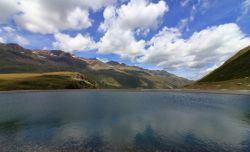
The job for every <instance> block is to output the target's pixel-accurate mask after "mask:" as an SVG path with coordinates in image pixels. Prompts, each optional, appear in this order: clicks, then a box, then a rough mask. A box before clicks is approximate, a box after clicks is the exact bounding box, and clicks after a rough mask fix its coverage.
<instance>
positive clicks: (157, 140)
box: [0, 91, 250, 152]
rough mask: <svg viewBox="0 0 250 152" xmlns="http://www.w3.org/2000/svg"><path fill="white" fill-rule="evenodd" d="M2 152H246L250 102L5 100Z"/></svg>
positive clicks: (231, 98) (85, 97) (193, 97)
mask: <svg viewBox="0 0 250 152" xmlns="http://www.w3.org/2000/svg"><path fill="white" fill-rule="evenodd" d="M0 151H1V152H33V151H36V152H68V151H73V152H78V151H79V152H84V151H95V152H102V151H104V152H105V151H108V152H110V151H111V152H117V151H128V152H130V151H136V152H137V151H138V152H142V151H148V152H149V151H150V152H151V151H157V152H214V151H217V152H238V151H239V152H241V151H243V152H247V151H250V96H246V95H226V94H206V93H181V92H176V93H175V92H117V91H116V92H112V91H67V92H65V91H64V92H30V93H28V92H27V93H2V94H0Z"/></svg>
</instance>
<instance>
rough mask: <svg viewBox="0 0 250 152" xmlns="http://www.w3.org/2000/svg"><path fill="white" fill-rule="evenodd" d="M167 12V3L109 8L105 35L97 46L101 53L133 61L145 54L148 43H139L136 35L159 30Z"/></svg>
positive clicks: (136, 0)
mask: <svg viewBox="0 0 250 152" xmlns="http://www.w3.org/2000/svg"><path fill="white" fill-rule="evenodd" d="M166 11H168V6H167V4H166V3H165V2H164V1H159V2H158V3H152V2H149V1H147V0H131V1H130V2H129V3H127V4H123V5H122V6H120V7H119V8H116V7H114V6H110V7H107V8H106V9H105V10H104V13H103V16H104V19H105V20H104V22H103V23H102V24H101V25H100V27H99V30H100V31H102V32H104V36H103V37H102V38H101V39H100V42H98V44H97V48H98V50H99V53H114V54H118V55H120V56H121V57H123V58H132V59H133V58H134V57H136V56H138V55H140V54H142V53H143V52H144V47H145V41H144V40H137V39H136V38H135V34H136V33H137V34H138V31H141V32H143V33H145V32H144V31H148V30H150V29H151V28H156V27H157V25H158V24H159V22H160V19H161V17H163V15H164V13H165V12H166ZM149 14H150V15H149Z"/></svg>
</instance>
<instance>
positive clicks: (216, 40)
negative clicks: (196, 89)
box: [138, 23, 250, 75]
mask: <svg viewBox="0 0 250 152" xmlns="http://www.w3.org/2000/svg"><path fill="white" fill-rule="evenodd" d="M149 44H150V47H149V49H148V50H147V52H146V53H145V55H144V56H143V57H141V58H140V59H139V60H138V61H139V62H142V63H149V64H153V65H156V66H158V67H162V68H164V69H167V70H170V71H175V70H177V69H180V68H181V69H187V70H189V71H193V73H197V71H201V69H204V70H205V71H203V73H201V75H204V73H205V72H206V71H207V70H208V68H210V70H211V67H208V65H212V66H214V68H215V67H216V66H215V65H220V64H221V63H223V62H224V61H225V60H226V59H228V58H229V57H230V56H232V55H233V54H234V53H236V52H237V51H239V50H240V49H241V48H243V47H246V46H247V45H249V44H250V37H246V36H245V34H244V33H242V31H241V30H240V28H239V27H238V25H237V24H234V23H229V24H224V25H219V26H213V27H208V28H206V29H204V30H202V31H200V32H195V33H194V34H193V35H192V36H191V37H190V38H189V39H183V38H182V35H181V32H180V31H179V30H178V29H177V28H167V27H165V28H163V29H162V30H161V31H160V32H159V33H158V34H157V35H156V36H154V37H153V38H152V39H151V40H150V42H149ZM186 72H188V71H186Z"/></svg>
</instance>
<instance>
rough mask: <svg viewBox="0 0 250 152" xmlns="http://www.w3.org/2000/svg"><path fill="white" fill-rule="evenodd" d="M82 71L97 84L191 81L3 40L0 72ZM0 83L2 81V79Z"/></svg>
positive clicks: (166, 85) (131, 85)
mask: <svg viewBox="0 0 250 152" xmlns="http://www.w3.org/2000/svg"><path fill="white" fill-rule="evenodd" d="M44 72H79V73H80V74H82V75H84V76H85V77H86V78H87V79H88V80H90V81H91V82H94V83H95V86H96V87H97V88H126V89H128V88H148V89H166V88H167V89H169V88H179V87H182V86H185V85H187V84H190V83H192V81H189V80H187V79H184V78H181V77H177V76H175V75H173V74H170V73H168V72H166V71H154V70H147V69H143V68H140V67H136V66H128V65H126V64H123V63H118V62H115V61H110V62H107V63H104V62H102V61H100V60H97V59H86V58H79V57H75V56H73V55H71V54H70V53H66V52H64V51H61V50H50V51H48V50H29V49H25V48H22V47H21V46H19V45H18V44H1V43H0V74H6V73H14V74H15V73H44ZM0 83H1V81H0Z"/></svg>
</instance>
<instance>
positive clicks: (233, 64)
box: [187, 46, 250, 90]
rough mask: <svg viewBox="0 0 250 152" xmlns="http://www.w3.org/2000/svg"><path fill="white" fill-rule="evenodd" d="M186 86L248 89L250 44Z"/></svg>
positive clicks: (249, 83)
mask: <svg viewBox="0 0 250 152" xmlns="http://www.w3.org/2000/svg"><path fill="white" fill-rule="evenodd" d="M187 88H192V89H232V90H238V89H239V90H250V46H248V47H246V48H244V49H242V50H240V51H239V52H238V53H237V54H235V55H234V56H233V57H231V58H230V59H229V60H227V61H226V62H225V63H224V64H223V65H222V66H221V67H219V68H218V69H216V70H214V71H213V72H211V73H210V74H208V75H207V76H205V77H204V78H202V79H201V80H199V81H198V82H197V83H195V84H194V85H192V86H188V87H187Z"/></svg>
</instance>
